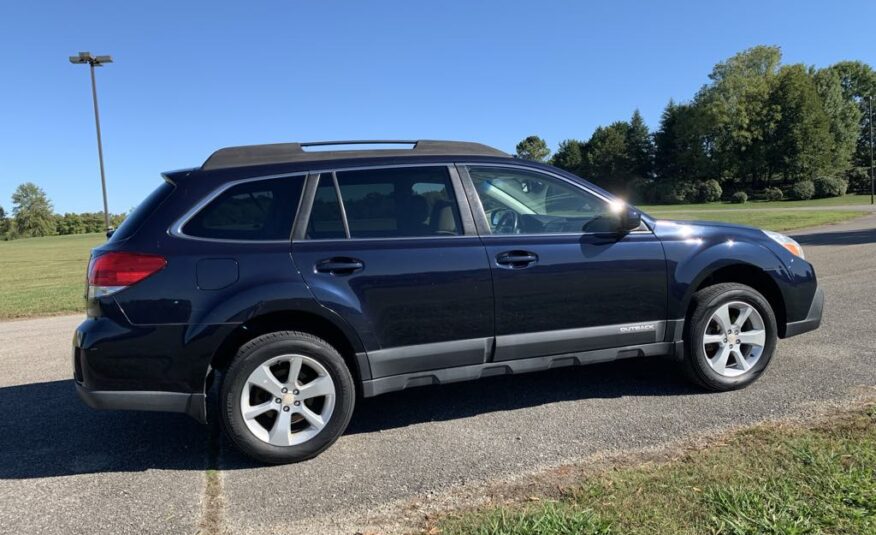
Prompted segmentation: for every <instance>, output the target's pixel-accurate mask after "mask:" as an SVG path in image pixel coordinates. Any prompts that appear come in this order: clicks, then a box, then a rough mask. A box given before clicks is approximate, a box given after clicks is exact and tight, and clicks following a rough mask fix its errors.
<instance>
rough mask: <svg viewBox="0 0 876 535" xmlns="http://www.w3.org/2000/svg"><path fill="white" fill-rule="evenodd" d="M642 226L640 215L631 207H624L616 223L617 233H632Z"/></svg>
mask: <svg viewBox="0 0 876 535" xmlns="http://www.w3.org/2000/svg"><path fill="white" fill-rule="evenodd" d="M641 225H642V213H641V212H639V211H638V210H636V209H635V208H633V207H632V206H624V208H623V210H621V213H620V218H619V221H618V231H620V232H632V231H634V230H636V229H637V228H639V227H640V226H641Z"/></svg>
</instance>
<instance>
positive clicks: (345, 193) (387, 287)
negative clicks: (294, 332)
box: [292, 165, 493, 378]
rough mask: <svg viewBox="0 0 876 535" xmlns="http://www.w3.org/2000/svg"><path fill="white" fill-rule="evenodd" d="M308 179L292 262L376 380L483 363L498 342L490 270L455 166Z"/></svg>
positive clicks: (361, 171)
mask: <svg viewBox="0 0 876 535" xmlns="http://www.w3.org/2000/svg"><path fill="white" fill-rule="evenodd" d="M309 180H310V181H311V182H310V183H309V188H308V191H309V192H310V193H308V194H306V195H305V199H304V202H305V203H309V204H308V206H309V207H310V210H309V212H310V214H309V218H308V222H307V223H306V226H305V227H304V229H303V230H302V231H299V230H298V229H297V228H296V233H297V234H299V235H298V236H296V237H295V239H294V240H293V244H292V256H293V258H294V260H295V264H296V266H297V267H298V269H299V271H300V272H301V274H302V275H303V276H304V279H305V280H306V281H307V284H308V285H309V286H310V288H311V290H312V292H313V294H314V296H315V297H316V298H317V299H318V300H319V301H320V303H321V304H322V305H324V306H326V307H328V308H330V309H331V310H333V311H334V312H336V313H337V314H339V315H340V316H341V317H343V318H344V319H345V320H346V321H347V322H348V323H349V324H350V325H352V326H353V328H354V329H355V330H356V331H357V332H358V334H359V336H360V337H361V338H362V341H363V343H364V344H365V347H366V349H367V350H368V360H369V362H370V365H371V375H372V377H373V378H379V377H386V376H390V375H397V374H403V373H411V372H418V371H425V370H434V369H440V368H448V367H454V366H464V365H471V364H481V363H483V362H484V361H485V360H486V358H487V357H488V356H489V354H490V352H491V350H492V342H493V290H492V280H491V274H490V266H489V262H488V260H487V257H486V255H485V252H484V248H483V245H482V244H481V241H480V239H479V238H478V236H477V233H476V231H475V229H474V225H473V223H472V217H471V211H470V210H469V208H468V205H467V204H463V205H460V203H459V202H458V200H459V199H462V200H463V201H465V197H464V191H463V189H462V187H461V185H460V184H459V180H458V178H457V177H456V170H455V168H452V167H448V166H447V165H424V166H407V167H389V168H368V169H358V170H338V171H336V172H334V173H332V172H327V173H322V174H321V175H320V176H319V177H316V176H311V177H309ZM315 180H316V181H318V182H317V183H316V184H315V187H314V184H313V181H315ZM339 198H340V200H339ZM461 208H462V209H461Z"/></svg>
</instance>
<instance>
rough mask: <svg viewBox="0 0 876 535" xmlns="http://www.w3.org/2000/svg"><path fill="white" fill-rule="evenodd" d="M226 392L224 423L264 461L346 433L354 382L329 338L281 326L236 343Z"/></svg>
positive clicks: (292, 457)
mask: <svg viewBox="0 0 876 535" xmlns="http://www.w3.org/2000/svg"><path fill="white" fill-rule="evenodd" d="M221 398H222V399H221V401H222V420H223V424H224V427H225V430H226V432H227V434H228V436H229V438H230V439H231V441H232V442H233V443H234V444H235V445H236V446H237V447H238V448H240V449H241V450H242V451H243V452H244V453H246V454H247V455H249V456H251V457H253V458H255V459H257V460H259V461H262V462H266V463H290V462H298V461H303V460H306V459H310V458H312V457H315V456H316V455H318V454H319V453H321V452H322V451H323V450H325V449H326V448H328V447H329V446H330V445H331V444H332V443H333V442H334V441H335V440H337V438H338V437H339V436H340V435H341V434H342V433H343V432H344V430H345V429H346V428H347V424H348V423H349V421H350V416H351V415H352V413H353V405H354V403H355V387H354V385H353V378H352V376H351V375H350V371H349V369H348V368H347V366H346V363H345V362H344V359H343V357H341V355H340V354H339V353H338V351H337V350H336V349H335V348H334V347H332V346H331V345H330V344H329V343H327V342H326V341H325V340H322V339H320V338H317V337H316V336H313V335H311V334H308V333H301V332H294V331H283V332H275V333H269V334H265V335H262V336H259V337H257V338H255V339H253V340H251V341H250V342H248V343H246V344H245V345H243V346H242V347H241V348H240V349H239V350H238V352H237V356H236V357H235V359H234V361H233V362H232V363H231V365H230V366H229V367H228V370H227V372H226V374H225V378H224V380H223V384H222V391H221Z"/></svg>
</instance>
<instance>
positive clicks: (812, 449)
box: [436, 407, 876, 535]
mask: <svg viewBox="0 0 876 535" xmlns="http://www.w3.org/2000/svg"><path fill="white" fill-rule="evenodd" d="M436 527H437V530H440V533H442V534H443V535H457V534H458V535H462V534H466V535H499V534H507V535H526V534H538V535H560V534H563V535H565V534H569V535H571V534H581V535H586V534H630V535H636V534H646V533H647V534H650V533H673V534H682V535H684V534H691V535H692V534H700V533H705V534H710V533H711V534H728V535H729V534H734V535H737V534H738V535H742V534H761V533H763V534H767V533H770V534H780V533H781V534H790V535H794V534H801V535H802V534H816V533H819V534H820V533H824V534H849V535H852V534H855V535H858V534H865V533H871V534H872V533H876V408H874V407H870V408H867V409H861V410H858V411H856V412H853V413H849V414H845V415H841V416H838V417H837V418H836V419H832V420H831V421H830V423H829V424H827V423H825V424H820V425H818V426H814V427H808V428H802V427H789V426H775V425H773V426H760V427H755V428H752V429H749V430H745V431H741V432H738V433H736V434H734V435H733V436H731V437H729V438H727V439H726V440H723V441H721V442H720V443H719V444H716V445H714V446H711V447H709V448H707V449H703V450H700V451H695V452H693V453H688V454H686V455H684V456H683V457H681V458H680V459H677V460H674V461H670V462H668V463H666V464H660V465H642V466H634V467H628V468H621V469H616V470H613V471H608V472H605V473H602V474H599V475H597V476H593V477H592V478H590V479H587V480H584V481H581V482H580V485H579V486H577V487H575V488H573V489H572V490H569V491H566V492H565V493H563V494H562V496H561V498H559V499H557V500H552V501H541V502H538V503H537V504H529V505H518V506H513V505H509V506H505V507H501V508H493V509H486V510H479V511H473V512H467V513H462V514H459V515H455V516H450V517H445V518H443V519H441V520H439V522H438V524H437V526H436Z"/></svg>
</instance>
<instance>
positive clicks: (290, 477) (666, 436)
mask: <svg viewBox="0 0 876 535" xmlns="http://www.w3.org/2000/svg"><path fill="white" fill-rule="evenodd" d="M798 234H799V241H800V242H801V243H802V244H803V245H804V248H805V250H806V253H807V257H808V258H809V259H810V260H811V261H812V262H813V263H814V264H815V266H816V270H817V272H818V275H819V280H820V283H821V285H822V287H823V288H824V290H825V293H826V310H825V317H824V324H823V325H822V328H821V329H820V330H818V331H816V332H814V333H810V334H807V335H803V336H800V337H797V338H794V339H789V340H786V341H782V342H781V343H780V346H779V353H778V355H777V358H776V359H775V360H774V362H773V365H772V367H771V368H770V370H769V371H768V372H767V374H766V375H765V376H764V377H763V378H762V380H761V381H759V382H758V383H756V384H755V385H753V386H752V387H750V388H748V389H746V390H743V391H739V392H732V393H725V394H706V393H703V392H702V391H699V390H696V389H695V388H692V387H691V386H689V385H688V384H687V383H686V382H685V381H684V380H683V379H682V378H680V377H679V376H678V374H677V373H676V371H675V370H674V369H673V368H672V367H670V366H668V365H667V364H666V363H665V362H664V361H662V360H659V359H652V360H648V361H645V360H640V361H625V362H618V363H612V364H603V365H597V366H591V367H586V368H578V369H562V370H555V371H552V372H546V373H542V374H532V375H528V376H526V375H524V376H519V377H497V378H492V379H489V380H485V381H481V382H475V383H460V384H455V385H448V386H442V387H429V388H422V389H415V390H411V391H408V392H399V393H393V394H388V395H386V396H382V397H379V398H375V399H370V400H365V401H363V402H362V403H360V405H359V407H358V408H357V413H356V414H355V415H354V417H353V423H352V425H351V428H350V430H349V431H348V433H347V434H346V435H345V436H344V437H342V438H341V439H340V440H339V441H338V442H337V443H336V444H335V445H334V446H333V447H332V448H331V449H329V450H328V451H326V452H325V453H324V454H323V455H321V456H320V457H318V458H316V459H314V460H312V461H308V462H305V463H301V464H297V465H289V466H282V467H264V466H258V465H255V464H253V463H252V462H250V461H248V460H247V459H245V458H244V457H242V456H241V455H240V454H238V453H237V452H236V451H234V450H233V449H232V448H231V447H230V446H229V445H228V444H227V443H225V442H224V441H222V440H221V439H218V438H216V434H215V433H213V432H211V431H210V429H208V428H206V427H202V426H200V425H199V424H197V423H195V422H194V421H192V420H189V419H188V418H187V417H185V416H182V415H173V414H157V413H156V414H151V413H116V412H95V411H92V410H90V409H88V408H86V407H85V406H84V405H82V404H81V403H80V402H79V401H78V400H77V399H76V395H75V392H74V389H73V385H72V382H71V380H70V374H71V371H70V364H69V347H70V338H71V335H72V330H73V328H74V327H75V325H76V324H77V323H78V322H79V321H80V318H79V317H58V318H46V319H36V320H26V321H17V322H8V323H0V406H2V407H3V409H4V410H3V411H2V414H0V533H26V532H29V533H47V534H48V533H110V532H111V533H144V532H149V533H158V532H162V533H194V532H197V531H198V530H199V527H200V528H204V529H206V530H207V531H217V532H231V533H354V532H355V531H357V530H358V529H366V528H368V527H369V526H370V525H371V524H372V523H373V522H376V521H377V519H378V518H379V517H383V516H387V515H388V516H391V515H392V511H393V508H395V507H401V505H402V504H406V503H410V502H412V501H419V502H428V501H429V500H434V499H436V497H438V496H441V495H445V494H447V493H454V492H459V491H460V490H464V489H465V488H467V487H471V486H474V485H478V484H481V483H483V482H486V481H492V480H501V479H506V478H513V477H515V476H519V475H521V474H526V473H530V472H536V471H538V470H541V469H545V468H549V467H554V466H558V465H562V464H565V463H572V462H576V461H579V460H581V459H585V458H587V457H589V456H591V455H594V454H598V453H605V452H619V451H625V450H631V449H640V448H646V447H651V446H659V445H661V444H665V443H667V442H673V441H677V440H679V439H684V438H686V437H692V436H697V435H700V434H703V433H712V432H716V431H720V430H722V429H726V428H730V427H733V426H738V425H742V424H748V423H753V422H758V421H762V420H767V419H779V418H785V417H792V416H797V415H805V414H807V413H810V412H812V411H815V410H817V409H818V408H820V407H821V406H823V405H824V404H834V403H842V402H843V401H844V400H847V399H850V398H852V397H855V396H857V395H861V393H862V392H867V391H868V390H872V389H873V387H874V386H876V365H874V363H876V349H874V346H873V343H872V338H871V336H870V333H871V331H872V326H871V324H872V318H873V316H874V314H876V289H874V284H876V215H870V216H867V217H865V218H862V219H859V220H856V221H853V222H851V223H846V224H841V225H835V226H831V227H826V228H822V229H815V230H812V231H808V232H805V233H798ZM208 472H209V473H210V474H215V476H214V475H211V476H210V477H215V478H216V479H214V480H213V481H214V484H213V485H210V486H208V485H207V484H206V483H207V481H208V475H207V474H208ZM207 498H210V499H207ZM205 518H206V519H207V520H208V522H207V523H206V524H205V523H204V522H205Z"/></svg>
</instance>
